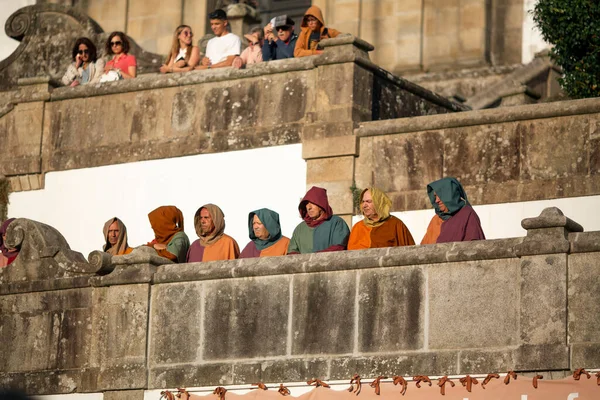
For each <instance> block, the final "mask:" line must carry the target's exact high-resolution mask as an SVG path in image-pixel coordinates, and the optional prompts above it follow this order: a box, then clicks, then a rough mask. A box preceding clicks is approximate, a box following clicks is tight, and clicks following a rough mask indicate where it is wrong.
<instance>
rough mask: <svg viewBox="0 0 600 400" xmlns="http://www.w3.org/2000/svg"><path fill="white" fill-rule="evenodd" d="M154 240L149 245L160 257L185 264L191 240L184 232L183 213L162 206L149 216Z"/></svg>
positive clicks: (176, 209) (170, 207) (172, 207)
mask: <svg viewBox="0 0 600 400" xmlns="http://www.w3.org/2000/svg"><path fill="white" fill-rule="evenodd" d="M148 219H149V220H150V225H151V226H152V230H153V231H154V240H152V241H151V242H150V243H148V244H147V246H150V247H152V248H154V250H156V252H157V253H158V255H159V256H161V257H165V258H168V259H169V260H171V261H174V262H177V263H182V262H185V255H186V254H187V251H188V248H189V247H190V240H189V239H188V237H187V235H186V234H185V232H184V231H183V213H182V212H181V210H180V209H179V208H177V207H175V206H162V207H158V208H157V209H156V210H154V211H152V212H150V214H148Z"/></svg>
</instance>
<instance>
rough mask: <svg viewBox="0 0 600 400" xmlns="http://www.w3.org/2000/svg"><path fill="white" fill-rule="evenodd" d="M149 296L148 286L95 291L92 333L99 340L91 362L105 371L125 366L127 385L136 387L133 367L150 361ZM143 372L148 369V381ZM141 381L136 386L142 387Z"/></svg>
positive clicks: (96, 341) (117, 287)
mask: <svg viewBox="0 0 600 400" xmlns="http://www.w3.org/2000/svg"><path fill="white" fill-rule="evenodd" d="M149 293H150V286H149V285H147V284H139V285H118V286H111V287H106V288H95V289H94V311H93V319H92V321H93V322H92V327H93V328H92V331H93V332H94V337H95V340H94V341H93V343H92V352H91V355H90V358H91V363H92V365H94V366H100V367H101V368H103V369H110V368H112V367H119V366H123V365H124V366H123V367H121V369H125V372H127V374H126V375H127V376H128V379H129V380H128V382H127V385H126V386H128V385H131V384H132V383H133V384H134V385H136V383H134V382H136V380H135V379H134V374H133V373H132V372H131V371H129V370H128V368H129V365H130V364H136V363H139V364H142V365H145V361H146V348H147V333H148V331H147V329H146V327H147V326H148V314H149ZM136 368H139V367H136ZM143 370H145V368H142V374H141V376H142V377H143V380H142V381H143V382H145V374H144V372H143ZM101 377H102V376H101ZM137 382H138V383H137V385H138V386H135V387H141V386H139V385H140V383H139V381H137ZM114 387H116V386H114Z"/></svg>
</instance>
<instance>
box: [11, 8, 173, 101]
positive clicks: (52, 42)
mask: <svg viewBox="0 0 600 400" xmlns="http://www.w3.org/2000/svg"><path fill="white" fill-rule="evenodd" d="M4 29H5V31H6V34H7V35H8V36H10V37H12V38H13V39H15V40H17V41H19V42H21V44H20V45H19V47H18V48H17V49H16V50H15V51H14V52H13V53H12V54H11V55H10V56H9V57H8V58H6V59H5V60H3V61H1V62H0V91H4V90H9V89H11V88H14V87H16V86H17V81H18V79H22V78H33V77H40V76H44V77H46V76H48V77H50V78H51V80H52V81H53V82H55V83H56V84H58V82H60V78H61V77H62V75H63V74H64V73H65V71H66V70H67V67H68V66H69V64H70V62H71V57H72V55H71V49H72V46H73V44H74V43H75V40H76V39H77V38H78V37H81V36H86V37H88V38H90V39H91V40H92V41H93V42H94V43H95V44H96V47H97V49H98V55H99V56H103V54H104V42H105V40H106V38H107V37H108V34H109V32H108V33H107V32H104V31H103V30H102V28H101V27H100V25H98V23H96V21H94V20H93V19H91V18H90V17H89V16H87V15H86V14H84V13H82V12H80V11H77V10H76V9H74V8H71V7H66V6H61V5H58V4H37V5H33V6H28V7H23V8H21V9H19V10H17V11H16V12H15V13H13V14H12V15H11V16H10V17H9V18H8V20H7V21H6V24H5V27H4ZM129 40H130V42H131V50H130V53H131V54H133V55H135V56H136V58H137V62H138V74H142V73H147V72H156V71H158V68H159V67H160V64H161V63H162V59H163V57H162V56H161V55H158V54H154V53H149V52H146V51H144V50H143V49H142V48H141V47H140V46H139V45H137V43H135V41H133V40H132V39H131V38H129Z"/></svg>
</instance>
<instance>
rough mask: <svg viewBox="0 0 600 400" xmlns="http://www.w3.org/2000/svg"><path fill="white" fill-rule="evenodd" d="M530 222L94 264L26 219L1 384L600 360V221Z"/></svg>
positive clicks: (63, 389) (12, 276)
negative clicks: (348, 243)
mask: <svg viewBox="0 0 600 400" xmlns="http://www.w3.org/2000/svg"><path fill="white" fill-rule="evenodd" d="M13 225H14V226H13ZM523 227H524V228H526V229H527V236H526V237H525V238H514V239H503V240H489V241H481V242H471V243H449V244H439V245H429V246H412V247H405V248H384V249H371V250H366V251H353V252H338V253H327V254H312V255H298V256H288V257H284V258H280V257H274V258H263V259H245V260H236V261H224V262H223V261H221V262H210V263H195V264H180V265H175V264H167V265H161V264H164V263H165V262H166V260H164V259H161V258H160V257H157V256H155V255H154V256H153V255H151V254H150V253H151V252H152V251H151V250H150V251H149V252H146V251H144V249H140V250H136V251H135V252H134V253H132V254H131V255H129V256H122V257H112V258H111V257H110V256H108V255H106V254H104V255H102V253H93V254H92V255H90V263H89V264H85V263H84V262H83V261H82V260H80V259H79V258H78V256H77V254H76V253H72V252H70V250H67V249H66V248H65V246H68V245H66V242H65V243H62V242H61V241H60V237H59V236H57V234H58V232H56V231H52V229H51V228H50V227H47V226H43V225H41V224H39V223H34V222H32V221H28V220H17V221H16V222H15V223H13V224H11V226H10V228H9V232H8V241H9V243H12V244H20V245H21V247H22V249H24V251H25V253H23V254H22V255H20V256H19V258H17V261H15V263H14V264H13V265H11V266H9V267H8V268H4V269H0V319H1V320H2V326H3V333H2V334H3V338H4V340H3V341H2V342H1V343H0V350H1V352H2V354H3V357H2V358H1V359H0V360H1V361H0V385H2V386H4V387H19V388H23V389H26V390H27V391H28V392H29V393H31V394H51V393H70V392H98V391H119V390H131V389H157V388H165V387H182V386H184V387H185V386H187V387H192V386H210V385H215V386H217V385H227V384H242V383H252V382H257V381H262V382H281V381H284V382H290V381H302V380H307V379H309V378H312V377H319V378H322V379H330V380H331V379H349V378H350V377H351V376H352V375H353V374H354V373H358V374H360V375H361V376H363V377H374V376H378V375H388V376H392V375H394V374H397V375H405V376H406V375H411V376H412V375H416V374H429V375H444V374H449V375H452V374H467V373H469V374H474V373H488V372H494V371H498V372H501V371H507V370H516V371H538V370H563V371H568V370H573V369H575V368H579V367H588V368H595V367H598V365H599V364H600V358H599V356H598V354H600V353H599V352H598V349H599V348H600V336H599V335H598V320H599V319H600V308H599V307H597V306H595V305H594V304H598V303H599V301H600V298H599V293H600V291H599V290H598V287H599V286H600V280H599V276H600V273H599V271H598V268H599V267H598V265H600V263H599V261H600V232H588V233H583V232H580V231H581V227H580V226H579V225H578V224H576V223H574V222H573V221H571V220H569V219H568V218H566V217H564V216H563V215H562V213H561V212H560V211H559V210H558V209H547V210H545V211H544V212H543V213H542V215H541V216H540V217H537V218H530V219H527V220H524V221H523ZM58 235H59V234H58ZM42 239H43V240H42ZM40 245H44V246H53V245H54V246H55V248H57V249H58V250H59V252H58V253H57V255H55V256H52V255H50V254H46V253H47V252H40V251H37V250H39V249H38V247H37V246H40ZM107 256H108V257H107ZM57 260H61V262H60V263H58V264H57ZM161 260H163V261H162V262H161ZM44 271H45V273H43V274H40V272H44ZM139 393H141V392H139Z"/></svg>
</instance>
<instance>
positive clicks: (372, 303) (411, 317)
mask: <svg viewBox="0 0 600 400" xmlns="http://www.w3.org/2000/svg"><path fill="white" fill-rule="evenodd" d="M358 290H359V292H358V299H359V300H358V307H359V309H358V321H359V322H358V346H359V347H358V351H359V352H361V353H371V352H387V351H392V352H395V351H400V350H418V349H420V348H422V346H423V328H424V326H423V323H424V310H425V301H426V299H425V277H424V275H423V271H422V269H421V268H418V267H412V268H411V267H408V268H386V269H375V270H372V271H365V272H361V273H360V275H359V289H358Z"/></svg>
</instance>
